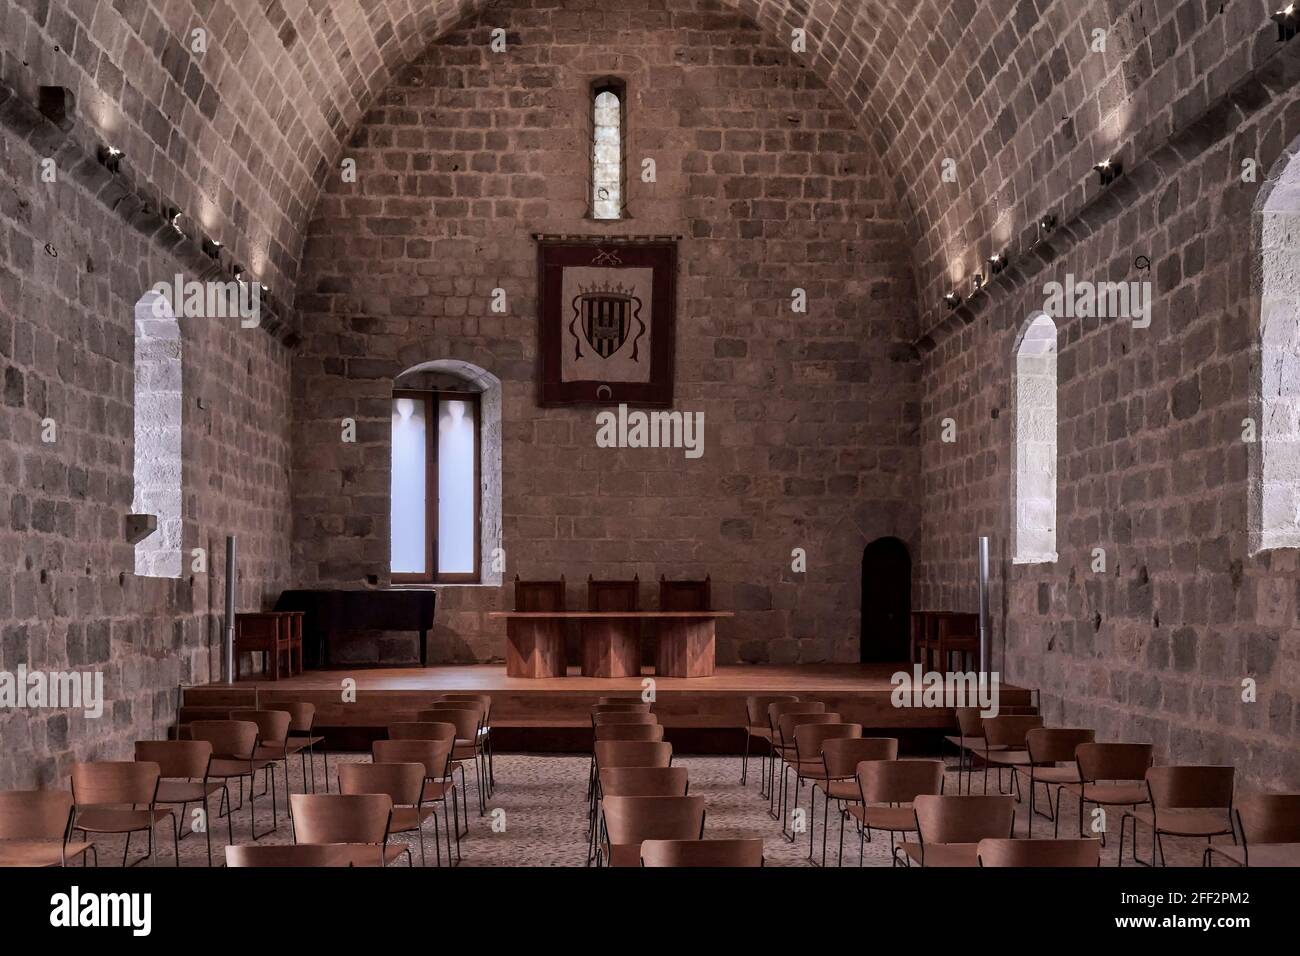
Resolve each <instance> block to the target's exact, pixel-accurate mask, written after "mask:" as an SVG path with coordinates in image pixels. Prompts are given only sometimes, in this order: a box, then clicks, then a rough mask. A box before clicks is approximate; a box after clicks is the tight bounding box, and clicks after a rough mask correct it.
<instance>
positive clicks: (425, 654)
mask: <svg viewBox="0 0 1300 956" xmlns="http://www.w3.org/2000/svg"><path fill="white" fill-rule="evenodd" d="M420 666H421V667H428V666H429V632H428V631H427V630H424V629H423V628H421V629H420Z"/></svg>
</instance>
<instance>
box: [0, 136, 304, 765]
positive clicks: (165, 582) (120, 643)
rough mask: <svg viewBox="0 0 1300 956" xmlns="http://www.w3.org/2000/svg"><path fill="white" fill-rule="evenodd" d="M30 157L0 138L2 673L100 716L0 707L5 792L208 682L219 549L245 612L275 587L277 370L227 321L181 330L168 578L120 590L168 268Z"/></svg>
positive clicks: (280, 553)
mask: <svg viewBox="0 0 1300 956" xmlns="http://www.w3.org/2000/svg"><path fill="white" fill-rule="evenodd" d="M40 158H41V157H40V156H38V155H37V154H36V153H34V152H33V151H32V150H31V149H30V148H29V147H28V146H27V145H26V144H25V143H24V142H23V141H22V140H20V139H19V138H17V137H16V136H13V135H11V130H10V129H8V128H3V129H0V374H2V375H3V383H4V385H3V395H2V397H0V554H2V555H3V556H4V560H3V562H0V670H3V671H7V672H10V673H13V672H15V671H17V670H18V668H19V667H20V666H23V667H25V668H27V669H28V670H29V671H31V670H41V671H50V670H55V671H64V670H84V671H99V672H102V674H103V678H104V696H105V707H104V713H103V715H102V717H100V718H98V719H91V718H87V717H86V716H85V715H84V713H83V712H82V711H79V710H78V711H70V710H62V709H41V710H36V709H28V710H18V709H8V708H5V709H0V741H3V746H0V788H5V787H14V786H18V787H26V786H32V785H36V784H47V785H63V784H64V783H65V781H66V778H67V774H68V772H69V768H70V765H71V763H72V762H73V761H74V760H77V759H86V758H117V759H121V758H129V756H130V754H131V752H132V751H131V747H132V742H133V741H134V740H136V739H149V738H150V737H159V736H163V735H165V733H166V731H167V728H168V726H169V725H170V723H171V718H172V715H173V714H174V706H175V702H176V688H177V685H178V684H181V683H185V684H191V683H200V682H205V681H207V680H210V679H214V678H216V677H219V667H220V655H219V652H218V647H219V646H220V645H219V642H220V633H219V631H220V617H221V613H222V588H223V582H222V562H223V560H224V548H225V545H224V537H225V535H226V534H227V533H235V534H237V535H238V536H239V539H240V552H241V564H240V567H241V575H240V583H239V601H240V607H241V608H242V609H253V608H257V607H259V606H260V604H261V602H262V601H263V600H264V599H265V598H267V597H269V596H271V595H273V594H275V593H277V592H278V590H279V589H280V588H281V587H282V586H284V585H285V584H286V583H287V580H288V551H289V549H288V534H289V518H288V508H289V492H288V478H289V467H288V466H289V451H288V447H289V401H288V395H289V367H288V365H289V362H288V353H287V352H286V350H285V349H284V348H283V347H282V346H280V345H279V344H277V343H276V341H275V340H274V339H273V338H272V337H271V336H270V335H268V334H267V333H266V332H264V331H261V330H258V329H241V328H240V327H239V324H238V321H237V320H234V321H228V320H227V321H216V320H205V319H185V318H182V319H181V320H180V329H181V344H182V348H183V362H184V366H183V381H184V408H183V432H182V453H183V459H184V482H183V486H182V487H183V493H184V494H183V516H184V529H183V537H182V546H183V551H182V575H181V577H179V578H176V579H172V578H144V577H136V576H135V574H134V573H133V572H134V569H135V555H134V549H133V548H132V546H131V545H130V544H129V543H128V542H127V540H126V538H125V537H124V528H123V525H124V519H125V516H126V515H127V514H128V513H130V511H131V506H132V496H133V480H132V479H133V459H134V455H133V433H134V421H133V412H132V406H133V398H134V369H133V365H134V356H135V331H134V324H135V312H134V306H135V303H136V301H137V300H138V299H139V298H140V296H141V295H142V294H143V293H144V292H145V291H146V290H147V289H148V288H149V287H150V286H151V285H152V284H153V283H155V282H159V281H169V280H170V279H171V277H172V276H173V275H174V274H175V273H176V272H177V271H178V269H179V268H180V266H179V265H178V264H177V263H176V262H175V261H173V260H172V259H171V258H170V257H169V256H167V255H165V254H163V253H161V252H160V250H159V248H158V247H157V246H156V245H153V244H151V243H150V242H149V241H148V240H147V239H146V238H145V236H144V235H142V234H140V233H138V232H136V231H135V230H133V229H130V228H127V226H126V225H125V224H124V223H123V221H122V219H121V218H120V217H119V216H118V215H115V214H114V213H112V212H110V211H109V210H108V209H107V208H106V207H105V206H104V205H102V204H101V203H100V202H99V201H98V200H97V199H95V198H94V197H92V196H91V195H90V194H89V193H87V192H86V191H85V190H84V189H82V188H81V187H80V186H79V185H77V184H76V183H75V182H74V181H73V180H72V179H71V178H70V177H67V176H66V175H65V173H66V170H63V171H61V172H60V179H59V181H58V182H57V183H46V182H42V181H41V180H40V178H39V174H40V167H39V165H38V160H39V159H40ZM50 422H52V423H53V426H54V428H55V431H53V432H51V431H49V425H50ZM45 436H50V437H52V438H53V439H54V440H52V441H48V442H47V441H45V440H43V438H44V437H45ZM194 548H204V549H206V551H207V558H208V568H207V572H206V573H196V572H194V571H193V570H192V568H193V556H192V549H194Z"/></svg>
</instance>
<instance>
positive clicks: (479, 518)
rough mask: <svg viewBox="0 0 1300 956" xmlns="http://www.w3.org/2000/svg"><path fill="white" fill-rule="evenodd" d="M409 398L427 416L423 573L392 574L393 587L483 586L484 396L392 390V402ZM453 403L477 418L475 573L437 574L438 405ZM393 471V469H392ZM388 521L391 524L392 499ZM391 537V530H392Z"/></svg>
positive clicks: (475, 427) (447, 392)
mask: <svg viewBox="0 0 1300 956" xmlns="http://www.w3.org/2000/svg"><path fill="white" fill-rule="evenodd" d="M399 398H409V399H411V400H413V401H417V402H422V403H423V404H424V415H425V422H426V428H425V441H424V444H425V449H424V452H425V465H424V482H425V485H424V520H425V532H424V546H425V554H424V571H422V572H419V573H399V572H396V571H392V570H391V562H392V558H391V555H390V557H389V563H390V571H389V573H390V575H391V579H392V582H393V583H394V584H481V583H482V581H483V567H482V564H483V555H482V547H483V478H482V469H483V415H482V410H483V408H482V402H481V395H480V393H478V392H456V391H450V390H440V391H420V390H416V389H402V388H395V389H393V401H397V400H398V399H399ZM444 400H450V401H458V402H465V403H467V404H468V405H469V407H470V408H471V409H472V413H473V415H474V570H473V571H471V572H468V573H463V572H456V573H444V572H440V571H438V478H439V474H438V404H439V402H441V401H444ZM390 467H391V466H390ZM389 521H390V522H391V521H392V504H391V498H390V503H389ZM390 536H391V530H390Z"/></svg>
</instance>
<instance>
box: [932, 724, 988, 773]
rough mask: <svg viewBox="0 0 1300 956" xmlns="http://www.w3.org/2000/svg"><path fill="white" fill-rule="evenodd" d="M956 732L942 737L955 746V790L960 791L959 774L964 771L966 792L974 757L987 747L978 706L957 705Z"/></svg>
mask: <svg viewBox="0 0 1300 956" xmlns="http://www.w3.org/2000/svg"><path fill="white" fill-rule="evenodd" d="M955 710H956V713H957V734H956V735H955V736H953V735H949V736H946V737H944V738H943V739H944V740H946V741H947V742H948V743H950V744H952V745H953V746H954V747H956V748H957V792H958V793H961V774H962V770H963V769H965V771H966V792H967V793H970V792H971V787H970V778H971V773H972V772H973V770H974V766H975V757H976V756H977V755H978V754H979V753H981V752H983V751H984V750H987V749H988V742H987V741H986V740H985V739H984V718H983V717H982V716H981V711H980V708H978V707H957V708H955Z"/></svg>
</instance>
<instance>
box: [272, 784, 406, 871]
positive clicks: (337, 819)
mask: <svg viewBox="0 0 1300 956" xmlns="http://www.w3.org/2000/svg"><path fill="white" fill-rule="evenodd" d="M289 811H290V813H291V814H292V816H293V832H294V842H295V843H311V844H317V845H319V844H331V843H333V844H344V845H347V849H346V850H345V851H343V852H344V853H346V855H347V858H348V862H349V864H350V865H351V866H380V867H383V866H387V865H388V864H389V863H392V862H393V861H394V860H396V859H398V858H400V857H401V855H402V854H403V853H405V854H406V862H407V864H408V865H411V866H414V858H413V857H412V856H411V848H410V847H409V846H406V845H405V844H402V845H401V846H389V845H388V834H389V827H390V825H391V823H392V818H393V801H392V800H391V799H390V798H389V796H388V794H386V793H348V794H343V793H295V794H292V795H290V797H289Z"/></svg>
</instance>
